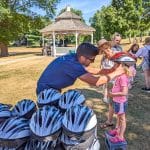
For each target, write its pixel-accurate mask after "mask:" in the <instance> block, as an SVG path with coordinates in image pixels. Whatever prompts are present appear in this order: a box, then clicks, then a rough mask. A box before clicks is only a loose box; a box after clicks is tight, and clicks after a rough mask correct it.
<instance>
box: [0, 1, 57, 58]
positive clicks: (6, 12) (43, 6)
mask: <svg viewBox="0 0 150 150" xmlns="http://www.w3.org/2000/svg"><path fill="white" fill-rule="evenodd" d="M59 1H60V0H36V1H35V0H9V1H8V0H3V1H0V29H1V30H0V48H1V49H2V47H5V50H1V55H2V56H7V55H8V52H7V49H6V46H7V44H8V43H9V42H10V41H11V40H15V39H17V38H18V37H19V36H20V35H21V34H25V33H27V32H30V31H31V30H35V31H36V30H38V29H41V28H42V27H44V26H45V21H44V20H47V17H50V18H52V17H53V16H54V15H55V10H56V4H57V3H58V2H59ZM35 8H38V9H40V10H41V11H43V14H44V13H45V17H43V16H40V14H39V13H38V12H35V11H34V10H35Z"/></svg>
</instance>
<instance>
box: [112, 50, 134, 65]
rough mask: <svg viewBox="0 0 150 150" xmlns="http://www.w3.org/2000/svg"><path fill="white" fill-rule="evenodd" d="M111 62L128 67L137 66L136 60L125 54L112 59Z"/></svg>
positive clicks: (122, 53) (117, 54)
mask: <svg viewBox="0 0 150 150" xmlns="http://www.w3.org/2000/svg"><path fill="white" fill-rule="evenodd" d="M111 60H112V61H114V62H118V63H123V64H125V65H127V66H132V65H134V64H135V62H136V60H135V58H133V57H132V56H131V55H130V54H128V53H125V52H119V53H116V54H114V55H113V56H112V57H111Z"/></svg>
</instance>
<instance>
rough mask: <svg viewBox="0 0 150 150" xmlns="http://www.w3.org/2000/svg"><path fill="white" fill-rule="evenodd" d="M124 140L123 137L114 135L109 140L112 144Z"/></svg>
mask: <svg viewBox="0 0 150 150" xmlns="http://www.w3.org/2000/svg"><path fill="white" fill-rule="evenodd" d="M125 141H126V140H125V139H124V138H123V139H122V138H120V137H119V136H115V137H112V138H110V142H111V143H114V144H117V143H122V142H125Z"/></svg>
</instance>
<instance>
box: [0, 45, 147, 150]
mask: <svg viewBox="0 0 150 150" xmlns="http://www.w3.org/2000/svg"><path fill="white" fill-rule="evenodd" d="M128 47H129V45H125V48H126V49H127V48H128ZM24 50H25V51H26V50H27V49H24ZM24 50H23V49H22V50H20V51H24ZM33 50H35V51H36V53H32V54H31V53H29V55H28V54H27V53H26V54H23V55H16V56H11V57H7V58H0V63H1V62H4V61H6V60H7V61H9V60H17V59H22V58H25V57H26V56H27V55H28V57H32V56H34V55H36V54H39V53H40V49H32V50H31V52H33ZM11 51H14V50H13V48H12V49H11ZM39 57H40V56H39ZM52 60H53V58H52V57H47V56H44V57H43V56H42V57H41V58H40V59H39V58H37V59H36V58H35V59H23V60H22V61H16V62H13V63H9V64H3V65H0V102H1V103H11V104H15V103H16V102H17V101H19V100H21V99H24V98H29V99H32V100H34V101H36V95H35V89H36V83H37V80H38V78H39V76H40V74H41V73H42V71H43V70H44V69H45V67H46V66H47V65H48V64H49V62H51V61H52ZM92 65H94V66H95V67H98V66H99V57H97V59H96V62H95V64H92ZM136 81H137V82H136V83H135V85H134V87H133V89H132V90H130V92H129V107H128V113H127V131H126V138H127V141H128V150H149V149H150V138H149V137H150V115H149V114H150V107H149V106H150V104H149V103H150V94H148V93H145V92H142V91H141V87H142V86H143V84H144V83H143V82H144V80H143V76H142V74H141V71H138V74H137V77H136ZM70 88H71V89H72V88H78V89H80V90H82V91H83V94H84V95H85V96H86V99H87V101H86V103H87V105H88V106H89V107H91V108H92V109H94V111H95V113H96V114H97V119H98V137H99V140H100V143H101V150H105V147H104V138H103V134H104V130H102V129H100V128H99V124H100V123H101V122H103V121H104V120H106V112H107V110H108V108H107V105H105V104H104V103H103V102H102V101H101V99H102V92H101V88H95V87H90V86H89V85H87V84H85V83H83V82H81V81H79V80H77V81H76V83H75V84H74V85H73V86H71V87H68V88H67V89H64V91H65V90H68V89H70ZM114 121H115V118H114Z"/></svg>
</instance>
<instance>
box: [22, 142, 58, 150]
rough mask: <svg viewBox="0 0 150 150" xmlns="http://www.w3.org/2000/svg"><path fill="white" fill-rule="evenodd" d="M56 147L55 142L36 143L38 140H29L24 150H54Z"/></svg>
mask: <svg viewBox="0 0 150 150" xmlns="http://www.w3.org/2000/svg"><path fill="white" fill-rule="evenodd" d="M55 145H56V142H55V141H48V142H45V141H38V140H30V141H28V142H27V144H26V145H25V148H24V150H54V147H55Z"/></svg>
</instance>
